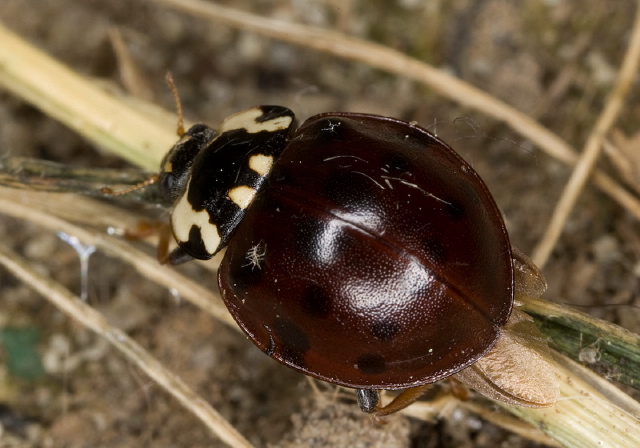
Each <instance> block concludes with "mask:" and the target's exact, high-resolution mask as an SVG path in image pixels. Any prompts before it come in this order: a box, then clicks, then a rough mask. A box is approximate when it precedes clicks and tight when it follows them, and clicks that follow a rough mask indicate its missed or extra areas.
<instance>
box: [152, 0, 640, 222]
mask: <svg viewBox="0 0 640 448" xmlns="http://www.w3.org/2000/svg"><path fill="white" fill-rule="evenodd" d="M153 1H154V2H156V3H160V4H164V5H167V6H171V7H174V8H176V9H179V10H182V11H185V12H187V13H190V14H192V15H194V16H195V17H201V18H205V19H208V20H211V21H215V22H221V23H224V24H225V25H227V26H231V27H235V28H241V29H243V30H247V31H251V32H254V33H258V34H262V35H265V36H269V37H272V38H274V39H279V40H282V41H285V42H289V43H291V44H295V45H301V46H303V47H306V48H313V49H315V50H318V51H323V52H326V53H330V54H332V55H334V56H337V57H340V58H344V59H348V60H352V61H360V62H363V63H365V64H367V65H368V66H370V67H374V68H378V69H381V70H384V71H387V72H389V73H393V74H396V75H399V76H404V77H406V78H410V79H414V80H416V81H418V82H420V83H422V84H424V85H426V86H428V87H429V88H431V89H433V90H434V91H435V92H437V93H439V94H441V95H443V96H444V97H446V98H449V99H451V100H453V101H455V102H457V103H459V104H461V105H462V106H465V107H468V108H471V109H476V110H479V111H481V112H482V113H484V114H486V115H489V116H491V117H493V118H495V119H497V120H500V121H503V122H505V123H506V124H507V125H509V126H511V128H513V129H514V130H515V131H516V132H518V133H520V134H521V135H523V136H524V137H526V138H528V139H529V140H531V141H532V142H533V143H535V144H536V145H538V146H539V147H540V148H541V149H542V150H543V151H545V152H546V153H547V154H549V155H550V156H551V157H554V158H556V159H558V160H560V161H561V162H563V163H565V164H567V165H569V166H573V165H575V164H576V163H577V160H578V153H577V151H576V150H575V149H573V148H572V147H571V146H570V145H569V144H568V143H567V142H565V141H564V140H562V139H561V138H560V137H558V135H556V134H554V133H553V132H551V131H550V130H549V129H547V128H546V127H544V126H542V125H541V124H540V123H538V122H537V121H535V120H534V119H532V118H531V117H529V116H528V115H526V114H524V113H522V112H520V111H519V110H517V109H515V108H513V107H511V106H509V105H508V104H506V103H504V102H502V101H500V100H498V99H497V98H495V97H493V96H491V95H489V94H487V93H485V92H483V91H481V90H480V89H477V88H475V87H473V86H472V85H470V84H468V83H466V82H464V81H461V80H460V79H457V78H455V77H454V76H452V75H450V74H448V73H447V72H445V71H444V70H438V69H436V68H434V67H432V66H430V65H429V64H426V63H424V62H422V61H419V60H417V59H415V58H412V57H410V56H407V55H405V54H403V53H401V52H399V51H396V50H394V49H392V48H389V47H385V46H383V45H379V44H375V43H373V42H368V41H366V40H363V39H358V38H355V37H351V36H348V35H346V34H343V33H338V32H336V31H332V30H327V29H323V28H318V27H312V26H307V25H301V24H297V23H291V22H286V21H283V20H276V19H271V18H268V17H264V16H260V15H257V14H251V13H248V12H243V11H239V10H237V9H233V8H228V7H225V6H221V5H217V4H214V3H211V2H205V1H202V0H153ZM593 179H594V182H595V184H596V185H597V186H598V187H599V188H600V189H601V190H602V191H604V192H605V193H607V194H608V195H609V196H610V197H611V198H612V199H614V200H615V201H617V202H618V203H619V204H620V205H622V206H623V207H625V208H626V209H627V210H628V211H629V212H630V213H632V214H633V215H634V216H635V217H636V218H637V219H640V200H638V198H636V197H635V196H634V195H632V194H630V193H629V192H628V191H627V190H625V189H624V188H623V187H621V186H620V185H619V184H618V183H617V182H616V181H615V180H613V179H612V178H611V177H609V176H608V175H607V174H605V173H604V172H602V171H599V170H596V171H595V172H594V175H593Z"/></svg>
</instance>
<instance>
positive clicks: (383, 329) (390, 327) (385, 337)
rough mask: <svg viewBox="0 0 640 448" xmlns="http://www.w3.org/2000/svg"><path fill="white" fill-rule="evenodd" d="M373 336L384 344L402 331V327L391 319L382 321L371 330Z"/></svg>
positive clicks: (373, 325) (372, 326) (375, 323)
mask: <svg viewBox="0 0 640 448" xmlns="http://www.w3.org/2000/svg"><path fill="white" fill-rule="evenodd" d="M370 331H371V334H372V335H373V337H375V338H376V339H380V340H381V341H384V342H389V341H391V340H392V339H393V338H394V337H395V336H396V335H397V334H398V332H399V331H400V325H399V324H398V323H397V322H395V321H393V320H390V319H381V320H379V321H377V322H374V323H373V324H372V325H371V328H370Z"/></svg>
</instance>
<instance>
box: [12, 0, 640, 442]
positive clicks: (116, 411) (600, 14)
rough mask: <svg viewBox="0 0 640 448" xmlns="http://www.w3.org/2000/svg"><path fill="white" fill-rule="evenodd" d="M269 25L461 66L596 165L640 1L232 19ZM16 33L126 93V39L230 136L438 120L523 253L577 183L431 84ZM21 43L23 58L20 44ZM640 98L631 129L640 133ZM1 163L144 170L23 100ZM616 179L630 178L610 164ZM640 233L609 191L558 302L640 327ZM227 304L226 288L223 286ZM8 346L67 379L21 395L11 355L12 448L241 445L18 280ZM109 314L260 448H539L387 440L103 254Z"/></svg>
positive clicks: (624, 130)
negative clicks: (358, 121) (238, 116)
mask: <svg viewBox="0 0 640 448" xmlns="http://www.w3.org/2000/svg"><path fill="white" fill-rule="evenodd" d="M219 3H227V4H228V5H229V6H233V7H237V8H239V9H243V10H246V11H251V12H254V13H257V14H261V15H264V16H266V17H278V18H281V19H285V20H290V21H295V22H301V23H309V24H314V25H318V26H326V27H331V28H337V29H339V30H342V31H345V32H347V33H350V34H353V35H356V36H359V37H363V38H367V39H370V40H373V41H376V42H379V43H382V44H385V45H388V46H390V47H392V48H395V49H398V50H400V51H403V52H405V53H407V54H410V55H412V56H414V57H416V58H418V59H422V60H425V61H428V62H429V63H431V64H433V65H435V66H437V67H442V68H446V69H447V70H449V71H451V72H452V73H455V74H456V75H457V76H459V77H460V78H462V79H464V80H465V81H467V82H470V83H471V84H474V85H476V86H478V87H480V88H482V89H484V90H485V91H487V92H488V93H490V94H492V95H495V96H497V97H499V98H500V99H502V100H504V101H506V102H508V103H510V104H511V105H513V106H515V107H517V108H518V109H520V110H522V111H524V112H526V113H529V114H531V115H532V116H534V117H535V118H536V119H537V120H539V121H540V122H541V123H543V124H544V125H545V126H548V127H549V128H550V129H552V130H553V131H554V132H556V133H557V134H559V135H560V136H561V137H562V138H564V139H566V140H567V141H568V142H570V143H571V144H572V145H574V146H575V147H577V148H581V147H582V145H583V144H584V142H585V139H586V137H587V136H588V134H589V132H590V131H591V127H592V125H593V123H594V122H595V120H596V117H597V115H598V114H599V113H600V111H601V110H602V105H603V104H604V101H605V99H606V95H607V93H608V92H609V90H610V88H611V85H612V83H613V82H614V80H615V74H616V71H617V68H618V67H619V64H620V61H621V59H622V56H623V53H624V50H625V48H626V43H627V39H628V36H629V32H630V29H631V23H632V17H633V15H634V11H635V9H634V8H635V2H632V1H631V0H627V1H617V2H590V6H589V7H588V8H586V7H584V2H582V1H577V0H557V1H534V0H526V1H522V2H511V1H506V0H504V1H500V0H481V1H472V0H468V1H465V0H455V1H451V2H444V1H434V2H422V1H420V0H403V1H398V2H386V1H381V0H375V1H359V0H358V1H356V0H354V1H345V2H337V1H329V0H326V1H321V0H314V1H309V2H301V1H293V0H291V1H284V0H283V1H266V0H261V1H248V0H242V1H234V2H232V1H226V2H219ZM0 20H2V22H3V23H4V24H5V25H7V26H8V27H10V28H11V29H12V30H14V31H15V32H17V33H19V34H20V35H21V36H23V37H25V38H26V39H28V40H29V41H31V42H33V43H34V44H36V45H38V46H39V47H41V48H43V49H44V50H46V51H47V52H48V53H50V54H51V55H53V56H55V57H56V58H58V59H60V60H61V61H63V62H64V63H66V64H68V65H70V66H72V67H73V68H74V69H75V70H77V71H79V72H81V73H84V74H86V75H87V76H90V77H94V78H96V79H99V80H100V81H103V82H105V81H106V82H107V83H109V84H111V85H112V87H115V88H120V89H123V86H122V84H121V82H120V77H119V65H118V63H117V60H116V57H115V54H114V51H113V48H112V46H111V44H110V40H109V30H110V29H112V28H113V27H117V28H118V29H119V31H120V32H121V33H122V35H123V37H124V40H125V42H126V44H127V46H128V48H129V50H130V52H131V55H132V57H133V59H134V61H135V63H136V65H137V66H138V67H139V68H140V70H141V71H142V73H144V74H145V75H146V79H147V86H148V92H149V95H150V96H151V97H152V98H154V99H155V101H156V102H158V103H159V104H161V105H163V106H164V107H165V108H167V109H168V110H172V109H173V100H172V97H171V94H170V92H169V91H168V89H167V88H166V86H165V84H164V75H165V73H166V72H167V71H171V72H172V73H173V75H174V77H175V79H176V80H177V83H178V86H179V89H180V95H181V98H182V102H183V107H184V109H185V114H186V115H187V116H188V117H189V118H191V119H194V120H197V121H202V122H206V123H209V124H211V125H215V124H216V123H219V122H220V121H221V120H222V118H224V117H225V116H227V115H229V114H231V113H233V112H235V111H237V110H240V109H243V108H246V107H249V106H253V105H257V104H282V105H285V106H288V107H291V108H292V109H293V110H294V111H296V113H297V115H298V119H299V120H300V121H302V120H304V119H305V118H306V117H309V116H311V115H313V114H315V113H319V112H325V111H332V110H335V111H359V112H370V113H376V114H380V115H388V116H394V117H397V118H401V119H405V120H407V121H412V120H415V121H418V122H419V123H421V124H422V125H423V126H425V127H428V128H431V129H433V125H434V124H436V123H437V132H438V135H439V136H440V137H441V138H442V139H443V140H445V141H448V142H449V143H450V144H451V145H452V146H453V147H454V148H456V149H457V150H458V152H459V153H460V154H461V155H462V156H463V157H464V158H466V159H467V160H468V161H469V162H470V163H471V164H472V165H473V166H474V168H475V169H476V170H477V171H478V172H479V173H480V174H481V175H482V177H483V178H484V179H485V181H486V183H487V184H488V185H489V188H490V190H491V191H492V192H493V194H494V195H495V198H496V201H497V203H498V204H499V206H500V208H501V209H502V211H503V213H504V215H505V218H506V221H507V224H508V227H509V231H510V235H511V238H512V241H513V243H514V245H516V246H518V247H519V248H521V249H522V250H523V251H524V252H525V253H529V252H531V250H532V248H533V247H534V245H535V243H536V242H537V241H538V239H539V238H540V236H541V235H542V233H543V231H544V229H545V226H546V225H547V222H548V220H549V217H550V215H551V213H552V210H553V207H554V205H555V203H556V200H557V198H558V196H559V194H560V192H561V191H562V188H563V185H564V184H565V182H566V180H567V178H568V176H569V174H570V171H569V169H568V168H567V167H566V166H564V165H562V164H561V163H560V162H558V161H555V160H552V159H551V158H549V157H548V156H547V155H545V154H544V153H542V152H541V151H540V150H539V149H538V148H536V147H534V146H533V145H531V144H530V143H529V142H527V141H526V140H523V138H522V137H521V136H519V135H517V134H515V133H514V132H513V131H512V130H510V129H509V128H508V127H507V126H505V125H504V124H501V123H498V122H496V121H494V120H492V119H490V118H487V117H486V116H483V115H482V114H480V113H479V112H476V111H470V110H466V109H463V108H461V107H460V106H458V105H456V104H453V103H451V102H449V101H447V100H445V99H443V98H442V97H439V96H437V95H435V94H434V93H433V92H430V91H429V90H427V89H426V88H424V87H422V86H419V85H417V84H416V83H414V82H412V81H408V80H406V79H402V78H399V77H396V76H391V75H388V74H385V73H381V72H380V71H377V70H374V69H371V68H369V67H366V66H363V65H361V64H356V63H352V62H346V61H344V60H338V59H336V58H334V57H331V56H327V55H324V54H318V53H316V52H314V51H312V50H308V49H303V48H299V47H294V46H291V45H289V44H285V43H281V42H275V41H272V40H268V39H265V38H263V37H261V36H257V35H254V34H251V33H247V32H243V31H238V30H234V29H230V28H227V27H224V26H221V25H218V24H212V23H210V22H207V21H205V20H202V19H199V18H194V17H188V16H186V15H183V14H179V13H176V12H173V11H170V10H168V9H165V8H163V7H161V6H159V5H157V4H155V3H154V2H150V1H142V0H136V1H129V0H111V1H99V0H84V1H78V0H75V1H74V0H3V1H2V2H0ZM0 45H2V43H0ZM638 95H639V90H638V89H637V88H636V89H635V90H634V91H633V92H632V95H631V96H630V97H629V98H628V100H627V105H626V108H625V113H624V114H623V115H622V117H621V118H620V120H619V121H618V122H617V124H616V129H617V130H618V132H619V133H621V135H626V136H629V137H631V136H633V135H634V134H635V133H637V132H638V127H637V124H638V122H639V120H638V119H639V118H640V101H638V99H639V98H638ZM0 153H1V154H2V155H5V154H6V155H20V156H26V157H36V158H41V159H47V160H55V161H58V162H63V163H68V164H73V165H77V166H91V167H116V168H117V167H124V166H125V164H124V163H123V162H121V161H119V160H117V159H116V158H114V157H112V156H106V155H104V154H102V153H100V152H98V151H96V150H95V149H94V148H93V147H92V146H91V145H90V144H89V143H87V142H86V141H83V140H82V139H81V138H80V137H78V136H77V135H75V134H74V133H73V132H72V131H70V130H68V129H66V128H65V127H64V126H63V125H60V124H58V123H56V122H54V121H52V120H51V119H50V118H48V117H46V116H45V115H43V114H42V113H41V112H39V111H38V110H36V109H34V108H32V107H31V106H29V105H27V104H26V103H24V102H22V101H21V100H20V99H18V98H15V97H12V96H10V95H9V94H8V93H6V92H2V91H0ZM600 167H602V168H603V169H605V170H608V171H609V172H611V173H612V175H613V176H616V177H619V174H618V173H617V172H616V171H615V167H614V166H612V165H611V164H610V163H608V161H607V160H606V158H604V157H603V159H602V161H601V162H600ZM639 230H640V226H639V225H638V222H637V221H636V220H635V219H634V218H633V217H632V216H631V215H630V214H629V213H627V212H626V211H625V210H623V209H622V208H621V207H620V206H619V205H618V204H617V203H615V202H614V201H612V200H611V199H610V198H608V197H607V196H605V195H604V194H603V193H601V192H600V191H599V190H597V189H595V188H594V187H592V186H590V187H588V188H587V189H586V190H585V191H584V192H583V194H582V195H581V198H580V201H579V204H578V207H577V208H576V209H575V210H574V211H573V213H572V215H571V219H570V220H569V222H568V224H567V226H566V228H565V231H564V233H563V235H562V238H561V240H560V242H559V244H558V246H557V248H556V250H555V251H554V253H553V256H552V258H551V260H550V261H549V263H548V264H547V266H545V269H544V273H545V275H546V277H547V280H548V282H549V286H550V287H549V293H548V297H550V298H552V299H553V300H556V301H558V302H562V303H567V304H570V305H575V306H580V307H583V308H581V309H584V310H587V311H589V312H590V313H592V314H594V315H595V316H597V317H600V318H603V319H606V320H609V321H612V322H615V323H617V324H619V325H622V326H624V327H626V328H629V329H630V330H632V331H636V332H638V331H639V330H640V328H639V327H640V311H639V308H638V300H639V299H638V297H639V293H640V284H639V282H638V276H640V236H639V235H640V232H639ZM0 237H1V238H2V240H3V241H4V242H5V243H8V244H11V245H12V246H13V247H14V248H15V249H16V250H19V251H20V252H21V253H22V254H23V255H25V256H26V257H28V258H29V259H31V260H33V261H34V262H36V263H38V265H40V266H41V267H42V270H43V271H44V272H47V274H48V275H50V276H51V277H52V278H55V279H56V280H57V281H59V282H60V283H62V284H64V285H65V286H67V287H68V288H70V289H71V290H73V291H78V287H79V284H80V269H79V262H78V258H77V255H76V253H75V252H74V250H73V249H72V248H70V247H69V246H68V245H66V244H65V243H63V242H62V241H61V240H60V239H59V238H58V237H57V236H56V235H54V234H50V233H45V232H43V231H42V230H41V229H39V228H38V227H37V226H35V225H24V224H23V223H20V222H17V221H14V220H11V219H8V218H2V217H0ZM202 281H203V282H204V283H205V284H207V285H210V286H211V288H214V287H215V281H214V279H213V278H212V277H209V278H204V279H203V280H202ZM0 288H1V292H0V297H1V299H0V328H4V329H8V328H11V329H15V328H17V329H21V330H22V331H23V333H25V334H27V335H29V334H33V335H35V336H33V338H34V339H33V341H35V342H33V343H32V345H33V346H34V347H35V348H34V349H35V350H36V351H37V353H39V354H40V356H41V359H42V361H43V363H44V368H45V373H44V374H42V375H35V374H34V376H35V377H36V379H30V378H25V377H22V378H19V377H15V375H12V374H11V371H10V368H9V366H8V365H7V359H8V357H7V353H6V352H7V347H6V346H4V349H0V446H2V447H13V446H15V447H17V446H42V447H139V446H153V447H201V446H202V447H204V446H221V442H219V441H217V440H215V439H213V438H212V436H211V435H210V434H209V432H208V431H207V430H206V429H205V428H204V427H203V426H202V425H201V424H200V423H199V421H197V420H196V419H195V418H194V417H192V416H191V415H189V414H188V413H187V412H186V411H184V410H183V409H182V408H181V407H180V406H179V405H178V403H177V402H176V401H175V400H174V399H172V398H171V397H169V396H167V395H166V394H165V393H164V392H163V391H161V390H159V389H158V388H157V387H156V386H154V385H153V384H152V383H151V382H150V381H149V379H148V378H147V377H145V376H144V375H143V374H142V373H140V372H139V371H137V370H136V369H135V368H134V367H132V366H131V365H129V364H128V363H127V361H126V360H124V359H123V358H122V357H121V356H119V355H118V354H117V353H115V352H114V351H113V350H112V349H111V348H110V347H109V346H108V344H107V343H106V342H105V341H103V340H102V339H100V338H98V337H97V336H96V335H94V334H93V333H91V332H89V331H88V330H86V329H84V328H82V327H80V326H79V325H77V324H75V323H74V322H71V321H70V320H69V319H67V318H66V317H65V316H64V315H63V314H62V313H60V312H59V311H57V310H56V309H54V308H53V307H52V305H50V304H49V303H48V302H46V301H45V300H43V299H42V298H40V297H39V296H37V295H36V294H35V293H34V292H32V291H31V290H30V289H29V288H28V287H27V286H26V285H23V284H21V283H19V282H18V281H16V280H15V279H14V278H13V277H11V276H10V275H8V274H7V273H6V272H4V271H0ZM88 292H89V302H90V303H91V304H92V305H93V306H95V307H96V308H97V309H99V310H100V311H101V312H103V313H104V314H105V315H107V316H109V317H110V319H111V320H112V322H114V323H115V324H117V325H118V326H120V327H121V328H123V329H125V330H126V331H127V332H128V334H130V335H131V336H133V337H134V338H135V339H136V341H138V342H140V343H141V344H142V345H143V346H145V347H146V348H147V349H149V350H150V351H151V352H152V353H153V354H154V356H156V357H158V358H159V359H160V360H161V361H162V362H163V363H164V364H165V365H166V366H167V367H169V368H170V369H172V370H173V371H175V372H176V373H178V374H179V375H180V376H181V377H182V378H183V379H184V380H185V381H186V382H187V383H188V384H189V385H190V386H191V387H193V388H194V389H195V390H196V391H197V392H198V393H199V394H201V395H202V396H203V397H204V398H205V399H206V400H208V401H209V402H211V403H212V404H213V405H214V406H215V407H216V408H217V409H218V410H219V411H220V412H221V413H222V414H223V415H224V416H225V417H226V418H227V419H228V420H229V421H230V422H231V423H232V424H233V425H234V426H235V427H236V428H238V429H239V430H240V431H241V432H242V433H243V434H244V435H245V436H246V437H247V438H248V439H249V440H250V441H251V442H253V443H255V444H256V445H257V446H272V447H298V446H304V447H324V446H326V447H329V446H350V447H383V446H384V447H393V446H396V447H472V446H477V447H482V446H485V447H496V446H502V447H529V446H535V444H533V443H532V442H530V441H528V440H526V439H524V438H521V437H519V436H516V435H514V434H512V433H510V432H507V431H505V430H503V429H500V428H498V427H495V426H492V425H491V424H489V423H487V422H485V421H483V420H482V419H480V418H478V417H477V416H474V415H471V414H467V413H464V412H454V413H450V415H448V416H447V417H446V418H442V419H439V420H438V421H435V422H423V421H417V420H412V419H409V418H407V417H402V416H395V417H393V418H391V419H389V423H388V424H387V425H382V426H380V425H375V424H374V423H373V422H372V421H371V420H370V418H369V417H368V416H366V415H363V414H362V413H361V412H360V411H359V410H358V409H357V406H356V405H355V403H353V401H351V400H350V399H348V398H347V399H337V398H335V396H334V389H333V387H325V386H321V390H322V391H323V394H322V395H320V396H319V395H317V394H316V393H314V391H313V388H312V387H310V385H309V383H308V381H307V379H305V377H303V376H302V375H300V374H297V373H295V372H293V371H290V370H289V369H286V368H284V367H282V366H280V365H279V364H277V363H276V362H274V361H272V360H271V359H269V358H268V357H266V356H264V355H263V354H262V353H261V352H260V351H259V350H257V349H256V348H255V347H254V346H253V345H252V344H251V343H250V342H248V341H247V340H246V339H245V338H243V337H241V336H240V335H239V333H237V332H235V331H232V330H230V329H228V328H226V327H225V326H224V325H222V324H221V323H218V322H216V321H214V320H213V319H212V318H211V317H209V316H207V315H204V314H203V313H202V312H199V311H198V310H196V309H195V308H194V307H192V306H190V305H188V304H185V303H181V302H179V301H176V300H174V299H173V298H172V296H171V294H170V293H169V292H168V291H166V290H163V289H162V288H160V287H158V286H156V285H153V284H149V283H148V282H145V281H143V280H141V279H140V278H139V276H138V275H137V274H135V273H134V272H132V270H131V269H130V268H128V267H127V266H125V265H122V264H120V263H118V262H117V261H115V260H112V259H109V258H108V257H106V256H105V255H104V254H101V253H99V252H98V253H96V254H94V255H93V256H92V257H91V259H90V265H89V290H88Z"/></svg>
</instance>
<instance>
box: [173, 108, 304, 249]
mask: <svg viewBox="0 0 640 448" xmlns="http://www.w3.org/2000/svg"><path fill="white" fill-rule="evenodd" d="M293 122H294V115H293V112H291V111H290V110H289V109H287V108H285V107H280V106H260V107H254V108H251V109H247V110H244V111H242V112H239V113H237V114H234V115H231V116H229V117H227V118H226V119H225V120H224V121H223V122H222V124H221V126H220V129H219V132H218V134H217V136H215V137H213V135H214V132H213V131H209V132H207V130H208V129H209V128H207V127H206V126H203V125H196V126H194V127H192V128H191V129H190V130H189V131H187V133H186V134H185V135H187V136H188V137H187V138H186V139H185V138H183V139H182V140H181V142H180V143H179V144H178V145H176V148H174V149H173V150H172V151H171V153H173V152H176V153H178V149H180V150H181V151H180V152H182V148H183V147H184V146H185V145H188V146H189V147H190V148H191V147H192V146H197V147H199V149H198V150H197V151H196V150H195V149H192V148H191V149H190V150H189V154H193V157H194V160H193V162H192V163H191V164H190V165H189V166H188V167H189V168H190V173H191V174H190V177H188V179H187V178H186V176H185V175H184V174H183V173H181V177H178V178H177V179H178V180H179V182H177V181H176V178H175V175H174V174H173V170H171V171H169V170H167V169H166V168H165V165H167V164H166V161H167V160H165V163H164V165H163V176H161V182H163V183H165V184H170V188H168V191H169V195H168V196H169V198H168V199H175V203H174V208H173V212H172V215H171V227H172V230H173V234H174V237H175V239H176V241H177V242H178V245H179V246H180V247H181V248H182V250H184V251H185V252H187V253H188V254H189V255H191V256H192V257H194V258H198V259H203V260H206V259H208V258H211V257H212V256H213V255H215V254H216V253H217V252H218V251H219V250H220V249H222V248H223V247H224V246H225V245H226V243H227V240H228V238H229V236H230V235H231V233H232V232H233V230H234V229H235V227H236V226H237V225H238V223H239V222H240V221H241V220H242V217H243V216H244V211H245V209H246V208H247V207H248V206H249V204H250V203H251V201H252V200H253V198H254V197H255V195H256V194H257V192H259V191H260V189H261V188H262V187H263V185H264V182H265V180H266V178H267V176H268V175H269V172H270V171H271V166H272V165H273V161H274V160H275V159H276V158H277V157H278V156H279V155H280V153H281V152H282V150H283V149H284V147H285V146H286V142H287V139H288V137H289V133H290V131H291V128H292V126H293ZM195 135H197V136H200V135H202V138H198V139H196V138H195V137H194V136H195ZM207 135H210V136H211V137H212V138H209V139H207V138H206V136H207ZM192 140H193V141H192ZM178 146H179V147H180V148H178ZM171 153H170V154H171ZM185 157H186V156H185ZM168 158H169V156H168ZM169 160H171V158H169ZM181 160H182V159H181ZM182 165H188V164H187V163H183V164H182ZM169 174H171V175H169ZM167 177H169V178H168V179H166V178H167ZM163 178H164V179H163ZM173 184H177V187H176V185H173ZM176 190H178V191H177V192H176ZM176 198H177V199H176ZM194 229H196V230H197V231H195V230H194Z"/></svg>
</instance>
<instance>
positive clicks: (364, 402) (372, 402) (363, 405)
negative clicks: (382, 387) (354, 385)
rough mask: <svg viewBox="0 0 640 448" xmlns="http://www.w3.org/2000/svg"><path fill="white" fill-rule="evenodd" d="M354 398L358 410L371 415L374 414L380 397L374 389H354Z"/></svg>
mask: <svg viewBox="0 0 640 448" xmlns="http://www.w3.org/2000/svg"><path fill="white" fill-rule="evenodd" d="M356 396H357V397H358V404H359V405H360V409H362V410H363V411H364V412H368V413H369V414H371V413H372V412H375V410H376V408H377V407H378V403H379V401H380V396H379V393H378V391H377V390H375V389H356Z"/></svg>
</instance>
